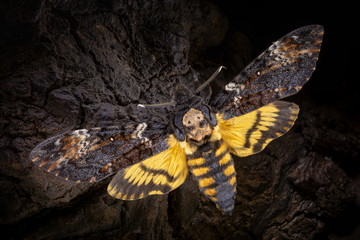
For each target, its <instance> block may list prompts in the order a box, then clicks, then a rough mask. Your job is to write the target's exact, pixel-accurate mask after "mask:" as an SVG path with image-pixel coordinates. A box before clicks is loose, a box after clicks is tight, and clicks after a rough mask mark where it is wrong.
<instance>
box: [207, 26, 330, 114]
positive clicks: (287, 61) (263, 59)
mask: <svg viewBox="0 0 360 240" xmlns="http://www.w3.org/2000/svg"><path fill="white" fill-rule="evenodd" d="M323 34H324V29H323V27H322V26H320V25H310V26H305V27H301V28H298V29H296V30H294V31H293V32H290V33H289V34H287V35H285V36H284V37H282V38H280V39H279V40H278V41H276V42H274V43H273V44H272V45H271V46H270V47H269V48H268V49H267V50H266V51H265V52H263V53H262V54H261V55H260V56H258V57H257V58H256V59H255V60H254V61H252V62H251V63H250V64H249V65H248V66H247V67H246V68H245V69H244V70H243V71H242V72H240V73H239V74H238V75H237V76H236V77H235V78H234V79H233V80H232V81H231V82H229V83H228V84H227V85H226V86H225V88H224V89H223V90H222V91H221V92H220V93H219V94H218V95H217V96H216V98H215V99H214V101H212V104H211V105H212V106H214V107H216V109H218V110H219V112H221V113H224V115H225V119H229V118H232V117H236V116H240V115H242V114H245V113H248V112H251V111H253V110H255V109H257V108H259V107H262V106H264V105H266V104H269V103H271V102H273V101H275V100H277V99H281V98H284V97H287V96H289V95H292V94H295V93H297V92H298V91H300V89H301V88H302V87H303V85H304V84H305V83H306V82H307V81H308V80H309V79H310V77H311V74H312V72H313V71H314V70H315V65H316V61H317V60H318V56H319V52H320V47H321V42H322V36H323Z"/></svg>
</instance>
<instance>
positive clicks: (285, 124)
mask: <svg viewBox="0 0 360 240" xmlns="http://www.w3.org/2000/svg"><path fill="white" fill-rule="evenodd" d="M298 113H299V108H298V106H297V105H296V104H294V103H290V102H285V101H275V102H273V103H270V104H268V105H266V106H264V107H261V108H259V109H257V110H255V111H252V112H250V113H247V114H244V115H242V116H239V117H233V118H230V119H228V120H224V118H223V116H222V115H221V114H217V115H216V117H217V119H218V126H219V127H218V129H217V131H218V132H219V133H220V134H221V136H222V139H223V140H224V142H225V144H226V145H227V147H228V148H229V151H230V152H232V153H233V154H235V155H237V156H240V157H245V156H248V155H251V154H255V153H257V152H260V151H261V150H263V149H264V148H265V147H266V146H267V145H268V144H269V143H270V142H271V141H272V140H274V139H275V138H278V137H280V136H282V135H283V134H284V133H286V132H287V131H288V130H289V129H290V128H291V127H292V126H293V125H294V122H295V120H296V118H297V115H298Z"/></svg>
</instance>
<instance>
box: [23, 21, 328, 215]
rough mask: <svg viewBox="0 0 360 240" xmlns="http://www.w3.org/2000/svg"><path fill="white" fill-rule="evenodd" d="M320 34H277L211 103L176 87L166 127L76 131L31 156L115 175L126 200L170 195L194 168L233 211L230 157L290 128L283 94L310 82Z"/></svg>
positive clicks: (62, 171)
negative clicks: (276, 39)
mask: <svg viewBox="0 0 360 240" xmlns="http://www.w3.org/2000/svg"><path fill="white" fill-rule="evenodd" d="M323 33H324V31H323V27H322V26H320V25H310V26H305V27H301V28H299V29H296V30H294V31H292V32H290V33H289V34H287V35H285V36H284V37H282V38H280V39H279V40H278V41H276V42H274V43H273V44H272V45H271V46H270V47H269V48H268V49H267V50H266V51H264V52H263V53H262V54H261V55H260V56H259V57H257V58H256V59H255V60H254V61H252V62H251V63H250V64H249V65H248V66H247V67H246V68H245V69H244V70H243V71H242V72H240V73H239V74H238V75H237V76H236V77H235V78H234V79H233V80H232V81H230V82H229V83H228V84H227V85H226V86H225V88H224V89H223V90H221V91H220V92H219V93H218V94H217V95H216V96H215V98H214V99H213V100H211V101H210V102H206V101H205V100H204V99H203V98H201V97H200V96H199V94H198V93H197V92H193V91H191V90H189V89H188V88H187V87H186V86H183V85H180V86H178V87H177V88H176V90H175V94H174V96H173V101H174V102H175V105H174V107H173V111H172V114H171V116H169V123H168V124H163V123H156V122H142V123H141V122H139V123H137V124H133V125H126V124H125V125H118V126H111V127H101V128H100V127H99V128H91V129H80V130H75V131H71V132H67V133H64V134H61V135H57V136H54V137H52V138H49V139H47V140H45V141H43V142H42V143H40V144H39V145H38V146H36V147H35V148H34V149H33V151H32V152H31V154H30V158H31V160H32V161H33V162H34V163H35V164H36V165H38V166H40V167H42V168H45V169H46V170H47V171H48V172H51V173H53V174H55V175H56V176H59V177H62V178H64V179H66V180H72V181H75V182H83V181H89V182H94V181H100V180H102V179H104V178H105V177H108V176H110V175H112V174H114V173H116V175H115V176H114V177H113V179H112V181H111V182H110V184H109V185H108V189H107V190H108V193H109V194H110V195H111V196H113V197H115V198H117V199H122V200H134V199H141V198H144V197H146V196H148V195H156V194H166V193H168V192H170V191H172V190H174V189H176V188H177V187H179V186H180V185H181V184H182V183H183V182H184V181H185V179H186V177H187V175H188V173H189V172H190V175H191V176H192V177H193V179H194V180H195V182H196V183H197V184H198V186H199V189H200V191H201V192H203V193H204V194H205V195H206V197H208V198H209V199H210V200H211V201H213V202H214V203H215V204H216V206H217V207H218V208H219V209H220V210H221V211H222V212H223V213H224V214H231V213H232V210H233V208H234V202H235V193H236V173H235V168H234V162H233V158H232V156H231V154H234V155H237V156H240V157H244V156H249V155H251V154H255V153H257V152H260V151H261V150H263V149H264V148H265V147H266V145H267V144H269V142H270V141H272V140H273V139H275V138H278V137H280V136H282V135H283V134H284V133H286V132H287V131H288V130H289V129H290V128H291V127H292V126H293V124H294V122H295V120H296V118H297V115H298V112H299V108H298V106H297V105H296V104H294V103H290V102H286V101H278V99H281V98H284V97H286V96H289V95H292V94H295V93H297V92H298V91H299V90H300V89H301V88H302V86H303V85H304V84H305V83H306V82H307V81H308V80H309V78H310V76H311V74H312V72H313V70H314V69H315V65H316V61H317V59H318V56H319V52H320V46H321V42H322V36H323Z"/></svg>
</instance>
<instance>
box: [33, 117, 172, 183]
mask: <svg viewBox="0 0 360 240" xmlns="http://www.w3.org/2000/svg"><path fill="white" fill-rule="evenodd" d="M166 136H167V134H166V126H164V125H161V124H152V125H151V124H150V125H147V124H146V123H140V124H138V125H129V126H112V127H105V128H91V129H80V130H75V131H71V132H68V133H65V134H61V135H57V136H54V137H52V138H49V139H47V140H45V141H44V142H42V143H40V144H39V145H38V146H36V147H35V148H34V150H32V152H31V153H30V158H31V159H32V161H33V162H34V163H35V164H37V165H38V166H40V167H42V168H44V169H45V170H47V171H48V172H51V173H53V174H55V175H56V176H59V177H62V178H64V179H66V180H72V181H81V182H82V181H90V182H93V181H99V180H101V179H103V178H105V177H107V176H109V175H111V174H112V173H115V172H117V171H118V170H119V169H121V168H124V167H127V166H129V165H132V164H134V163H137V162H139V161H142V160H144V159H146V158H148V157H151V156H153V155H156V154H158V153H159V152H161V151H163V150H165V149H167V148H168V145H167V143H166V141H165V139H166Z"/></svg>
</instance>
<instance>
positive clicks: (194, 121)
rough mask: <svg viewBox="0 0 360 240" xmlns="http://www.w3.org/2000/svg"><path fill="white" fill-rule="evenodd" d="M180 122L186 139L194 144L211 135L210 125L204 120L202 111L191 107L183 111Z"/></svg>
mask: <svg viewBox="0 0 360 240" xmlns="http://www.w3.org/2000/svg"><path fill="white" fill-rule="evenodd" d="M182 124H183V126H184V128H185V132H186V139H187V140H190V141H192V142H194V143H196V144H201V143H203V142H204V141H205V140H206V139H207V138H209V137H210V136H211V132H212V126H211V125H210V123H209V122H208V121H207V120H206V118H205V115H204V114H203V112H202V111H200V110H198V109H195V108H191V109H190V110H189V111H188V112H187V113H185V115H184V117H183V119H182Z"/></svg>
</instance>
